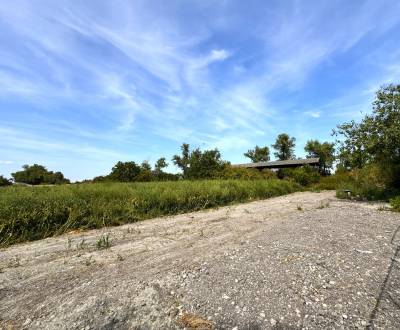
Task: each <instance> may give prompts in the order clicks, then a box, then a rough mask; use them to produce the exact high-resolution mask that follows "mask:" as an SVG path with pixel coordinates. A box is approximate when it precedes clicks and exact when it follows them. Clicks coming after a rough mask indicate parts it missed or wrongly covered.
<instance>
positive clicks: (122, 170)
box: [109, 162, 141, 182]
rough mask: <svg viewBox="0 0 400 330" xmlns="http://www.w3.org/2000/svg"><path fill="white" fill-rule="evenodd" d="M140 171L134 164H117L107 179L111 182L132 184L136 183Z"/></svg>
mask: <svg viewBox="0 0 400 330" xmlns="http://www.w3.org/2000/svg"><path fill="white" fill-rule="evenodd" d="M140 170H141V169H140V166H138V165H137V164H136V163H135V162H118V163H117V164H115V165H114V167H113V168H112V169H111V173H110V175H109V177H110V179H111V180H115V181H120V182H132V181H136V179H137V177H138V176H139V174H140Z"/></svg>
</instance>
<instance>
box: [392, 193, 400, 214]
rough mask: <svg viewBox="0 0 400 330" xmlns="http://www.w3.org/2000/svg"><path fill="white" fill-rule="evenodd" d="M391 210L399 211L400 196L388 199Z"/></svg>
mask: <svg viewBox="0 0 400 330" xmlns="http://www.w3.org/2000/svg"><path fill="white" fill-rule="evenodd" d="M390 204H391V205H392V208H393V210H395V211H397V212H400V196H397V197H395V198H393V199H391V200H390Z"/></svg>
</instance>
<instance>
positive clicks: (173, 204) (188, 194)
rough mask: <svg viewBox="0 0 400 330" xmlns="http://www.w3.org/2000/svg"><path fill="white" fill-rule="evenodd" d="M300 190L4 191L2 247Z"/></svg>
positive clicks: (246, 184)
mask: <svg viewBox="0 0 400 330" xmlns="http://www.w3.org/2000/svg"><path fill="white" fill-rule="evenodd" d="M300 189H301V187H300V186H299V185H297V184H296V183H293V182H289V181H286V180H276V179H271V180H253V181H249V180H205V181H175V182H148V183H97V184H81V185H62V186H46V187H40V186H38V187H15V186H13V187H4V188H1V189H0V246H3V247H4V246H8V245H11V244H15V243H19V242H24V241H30V240H37V239H42V238H46V237H49V236H53V235H59V234H62V233H65V232H68V231H70V230H74V229H93V228H100V227H104V226H115V225H120V224H124V223H129V222H135V221H139V220H143V219H147V218H152V217H156V216H162V215H171V214H178V213H183V212H188V211H196V210H202V209H206V208H210V207H215V206H220V205H228V204H231V203H236V202H245V201H250V200H255V199H262V198H269V197H273V196H279V195H283V194H287V193H291V192H294V191H297V190H300Z"/></svg>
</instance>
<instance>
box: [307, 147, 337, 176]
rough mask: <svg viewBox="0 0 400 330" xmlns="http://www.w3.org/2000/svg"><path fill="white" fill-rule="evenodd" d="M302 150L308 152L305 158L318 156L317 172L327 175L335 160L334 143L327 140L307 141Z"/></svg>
mask: <svg viewBox="0 0 400 330" xmlns="http://www.w3.org/2000/svg"><path fill="white" fill-rule="evenodd" d="M304 150H305V151H306V152H307V153H308V155H307V158H313V157H316V158H319V172H320V173H321V174H322V175H327V174H329V173H330V170H331V169H332V166H333V162H334V161H335V144H334V143H329V142H323V143H321V142H319V141H318V140H309V141H307V144H306V146H305V147H304Z"/></svg>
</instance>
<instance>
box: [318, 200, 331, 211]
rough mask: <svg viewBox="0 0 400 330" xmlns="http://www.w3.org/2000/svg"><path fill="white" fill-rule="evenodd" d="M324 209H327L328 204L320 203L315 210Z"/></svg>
mask: <svg viewBox="0 0 400 330" xmlns="http://www.w3.org/2000/svg"><path fill="white" fill-rule="evenodd" d="M326 207H329V202H321V203H320V204H319V205H318V206H317V209H324V208H326Z"/></svg>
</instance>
